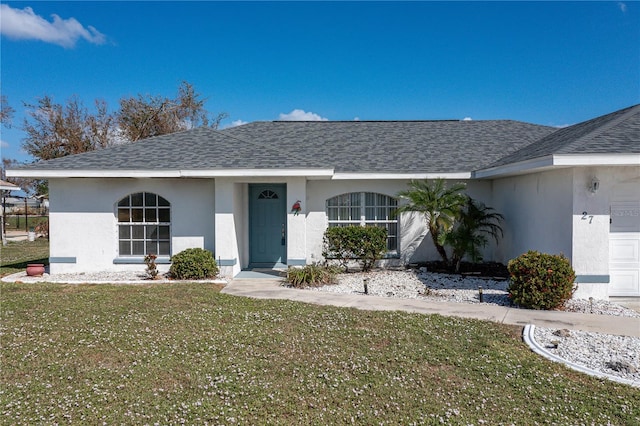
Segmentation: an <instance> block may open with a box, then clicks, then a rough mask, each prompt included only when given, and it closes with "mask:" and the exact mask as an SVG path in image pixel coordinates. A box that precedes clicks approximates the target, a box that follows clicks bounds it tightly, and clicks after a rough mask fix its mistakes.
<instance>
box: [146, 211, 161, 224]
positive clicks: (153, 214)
mask: <svg viewBox="0 0 640 426" xmlns="http://www.w3.org/2000/svg"><path fill="white" fill-rule="evenodd" d="M144 214H145V217H144V221H145V222H157V221H158V210H157V209H155V208H153V209H144Z"/></svg>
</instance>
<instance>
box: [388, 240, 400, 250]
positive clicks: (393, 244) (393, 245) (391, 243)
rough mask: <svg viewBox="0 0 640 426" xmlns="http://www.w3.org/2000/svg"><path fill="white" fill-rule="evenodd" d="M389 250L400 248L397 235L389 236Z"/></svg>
mask: <svg viewBox="0 0 640 426" xmlns="http://www.w3.org/2000/svg"><path fill="white" fill-rule="evenodd" d="M387 250H389V251H396V250H398V239H397V238H396V237H389V238H387Z"/></svg>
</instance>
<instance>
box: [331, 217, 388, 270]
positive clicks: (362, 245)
mask: <svg viewBox="0 0 640 426" xmlns="http://www.w3.org/2000/svg"><path fill="white" fill-rule="evenodd" d="M323 241H324V247H323V250H322V255H323V256H324V258H325V259H336V260H338V262H339V263H340V265H342V266H343V267H344V268H345V271H347V270H348V264H349V261H352V260H357V261H358V262H359V263H360V266H361V267H362V270H363V271H368V270H370V269H371V268H372V267H373V265H374V264H375V263H376V261H377V260H379V259H381V258H382V256H384V254H385V253H386V251H387V230H386V229H385V228H380V227H377V226H344V227H332V228H328V229H327V230H326V231H325V233H324V240H323Z"/></svg>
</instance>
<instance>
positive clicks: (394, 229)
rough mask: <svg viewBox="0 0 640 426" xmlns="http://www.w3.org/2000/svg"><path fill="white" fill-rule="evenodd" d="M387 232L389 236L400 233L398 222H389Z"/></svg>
mask: <svg viewBox="0 0 640 426" xmlns="http://www.w3.org/2000/svg"><path fill="white" fill-rule="evenodd" d="M387 234H388V235H389V236H397V235H398V224H397V223H389V224H387Z"/></svg>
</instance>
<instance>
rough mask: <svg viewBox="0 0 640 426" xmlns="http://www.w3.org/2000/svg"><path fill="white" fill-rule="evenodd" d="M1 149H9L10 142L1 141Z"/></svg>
mask: <svg viewBox="0 0 640 426" xmlns="http://www.w3.org/2000/svg"><path fill="white" fill-rule="evenodd" d="M0 148H9V142H5V141H3V140H0Z"/></svg>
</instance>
